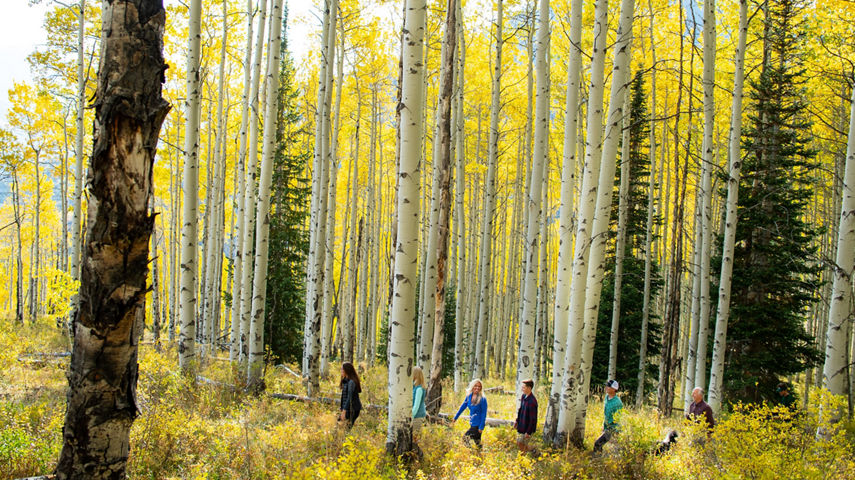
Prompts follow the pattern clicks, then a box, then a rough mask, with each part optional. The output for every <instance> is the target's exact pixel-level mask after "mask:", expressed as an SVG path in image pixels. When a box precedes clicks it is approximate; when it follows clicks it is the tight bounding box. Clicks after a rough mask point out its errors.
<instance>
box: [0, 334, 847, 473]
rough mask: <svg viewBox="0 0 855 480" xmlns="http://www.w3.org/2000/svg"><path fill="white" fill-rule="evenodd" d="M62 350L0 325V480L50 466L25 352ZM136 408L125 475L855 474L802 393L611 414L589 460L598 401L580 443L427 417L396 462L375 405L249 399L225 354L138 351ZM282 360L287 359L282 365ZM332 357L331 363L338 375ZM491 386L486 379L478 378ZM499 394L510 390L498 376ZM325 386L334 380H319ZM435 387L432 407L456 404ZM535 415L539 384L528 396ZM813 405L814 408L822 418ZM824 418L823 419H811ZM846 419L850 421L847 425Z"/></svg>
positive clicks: (376, 383) (367, 379)
mask: <svg viewBox="0 0 855 480" xmlns="http://www.w3.org/2000/svg"><path fill="white" fill-rule="evenodd" d="M67 349H68V341H67V340H66V339H65V338H64V337H63V336H62V335H61V333H60V332H58V331H56V330H55V329H54V328H53V326H50V325H47V324H46V325H41V326H24V327H15V326H12V325H9V324H8V322H6V323H4V324H3V325H2V326H0V478H19V477H26V476H34V475H42V474H45V473H50V472H51V471H52V470H53V468H54V466H55V462H56V459H57V457H58V455H59V450H60V448H61V441H62V438H61V432H62V421H63V415H64V411H65V368H66V366H67V364H68V359H67V357H66V358H61V357H60V358H59V359H58V360H56V359H51V360H48V361H34V358H37V357H38V356H32V355H30V354H33V353H46V352H58V351H64V350H67ZM139 357H140V379H139V387H138V394H139V399H138V400H139V407H140V414H139V417H138V418H137V420H136V421H135V422H134V425H133V428H132V430H131V456H130V458H129V461H128V475H129V477H130V478H132V479H169V478H175V479H232V478H234V479H306V480H308V479H367V480H372V479H388V480H392V479H396V480H397V479H410V478H412V479H485V480H486V479H511V480H513V479H520V480H522V479H524V478H525V479H532V478H538V479H540V478H542V479H565V478H567V479H569V478H576V479H583V478H608V479H624V478H637V479H660V478H662V479H697V478H722V479H739V478H758V479H765V478H769V479H772V478H807V479H812V478H816V479H820V478H855V444H853V439H852V436H851V433H850V434H847V431H846V429H845V427H846V426H847V423H846V422H845V421H844V422H842V423H840V424H837V425H838V426H836V427H833V428H830V427H829V428H828V430H827V433H828V435H827V437H826V438H824V439H822V440H817V439H816V431H817V429H818V428H819V427H821V426H825V427H828V425H829V424H828V420H827V418H828V417H829V415H828V412H834V411H838V410H837V408H839V407H840V405H841V403H840V402H841V401H842V400H841V399H834V398H830V397H828V396H826V395H822V394H821V393H819V392H814V393H813V394H812V396H811V398H810V402H809V407H808V408H807V409H806V410H800V411H798V412H797V413H795V414H794V413H792V412H789V411H786V410H781V409H780V408H777V407H767V406H742V405H739V406H736V407H734V408H733V409H732V411H731V412H729V413H728V414H726V415H725V416H724V418H721V419H719V425H718V427H717V428H716V429H715V431H714V432H713V433H712V434H711V435H709V436H708V435H707V434H706V432H704V431H701V430H700V427H699V426H697V425H687V424H684V423H683V422H681V421H680V420H678V419H662V418H660V417H658V416H657V415H656V413H655V411H654V410H652V409H649V408H645V409H643V410H641V411H634V410H626V411H624V412H622V413H621V414H620V417H619V419H620V422H621V425H622V429H621V433H620V434H619V435H617V436H616V437H615V438H614V440H613V441H612V442H610V443H609V444H607V445H606V448H605V451H604V452H603V454H602V455H599V456H593V455H592V454H591V452H590V445H592V444H593V441H594V439H595V438H596V437H597V435H598V434H599V432H600V425H601V424H602V423H601V422H602V403H601V401H600V400H599V399H596V400H594V401H593V402H592V404H591V407H590V409H589V411H588V414H587V417H586V438H585V442H586V445H588V450H577V449H574V448H570V449H568V450H554V449H552V448H548V447H547V446H545V445H544V444H543V443H542V441H541V437H540V434H539V433H538V434H537V435H536V436H535V442H534V444H535V445H537V448H538V453H537V454H536V455H519V454H518V453H517V451H516V446H515V443H514V441H515V433H514V432H513V431H512V430H511V429H510V428H507V427H502V428H490V427H488V428H487V429H486V430H485V432H484V436H483V448H482V449H481V450H477V449H472V448H469V447H467V446H465V445H464V443H463V441H462V435H463V432H464V431H465V430H466V428H467V427H468V425H466V422H465V421H461V422H457V423H456V424H455V426H454V427H453V428H451V427H448V426H445V425H439V424H428V425H426V426H425V428H424V429H423V430H422V433H421V435H420V436H419V437H418V443H419V445H420V448H421V450H422V453H423V456H422V458H421V459H420V460H417V461H414V462H411V463H403V462H399V461H398V459H395V458H391V457H389V456H387V455H386V454H385V445H384V444H385V437H386V419H385V415H384V414H378V413H377V412H374V411H371V410H367V409H366V410H363V413H362V415H361V416H360V417H359V419H358V420H357V422H356V425H355V426H354V428H353V429H352V430H350V431H345V430H344V429H342V428H341V427H340V426H339V425H338V423H337V422H336V416H335V407H334V406H331V405H325V404H316V403H310V404H306V403H300V402H290V401H282V400H277V399H274V398H271V397H270V396H268V395H264V394H263V395H260V396H253V395H249V394H246V393H244V392H243V391H241V390H240V389H232V388H228V387H227V386H224V385H223V384H235V383H238V382H236V378H239V377H240V376H239V375H237V372H236V371H235V370H234V369H233V368H232V367H230V366H229V363H228V362H225V361H213V362H209V365H205V366H203V367H202V368H200V374H201V375H203V376H205V377H206V378H209V379H212V380H214V381H216V382H220V384H205V383H196V382H193V381H192V380H191V379H188V378H186V377H184V376H182V375H181V374H179V373H178V371H177V358H176V354H175V352H174V351H173V350H169V349H167V350H165V352H163V353H159V352H156V351H155V350H154V349H153V348H152V347H151V346H150V345H147V344H146V345H143V346H142V348H141V350H140V356H139ZM292 368H295V367H292ZM337 368H338V366H337V365H332V366H331V370H333V371H337V370H336V369H337ZM361 374H362V378H363V383H364V392H363V394H362V399H363V403H365V404H368V403H372V404H381V405H382V404H385V402H386V371H385V369H384V368H382V367H375V368H372V369H368V370H367V371H366V370H365V369H363V370H362V373H361ZM265 382H266V385H267V387H268V389H267V392H268V393H270V392H280V393H303V388H302V386H301V385H300V383H299V379H297V378H296V377H294V376H293V375H291V374H289V373H287V371H285V370H284V369H278V368H269V369H268V370H267V372H266V374H265ZM498 385H501V382H493V381H490V380H486V381H485V387H488V388H489V387H492V386H498ZM503 386H504V388H505V390H506V391H510V390H512V389H513V386H512V384H511V383H510V382H506V383H505V384H504V385H503ZM321 389H322V391H323V392H324V395H326V396H329V397H333V398H335V397H336V396H337V394H338V388H337V385H336V379H335V378H334V376H330V377H329V378H327V379H326V380H325V381H324V382H323V384H322V387H321ZM451 390H452V389H451V386H450V385H447V386H446V388H445V389H444V392H445V393H444V395H443V405H444V406H443V411H445V412H450V413H454V412H456V408H457V406H458V405H459V402H460V401H461V400H462V394H458V395H455V394H454V393H453V392H452V391H451ZM538 398H540V399H541V415H542V412H543V409H544V407H545V403H546V393H545V387H541V388H540V391H539V393H538ZM488 402H489V414H490V416H491V417H499V418H505V419H512V418H513V414H514V397H513V396H512V395H507V394H502V393H488ZM823 412H824V413H823ZM823 419H826V420H823ZM671 428H675V429H677V430H679V431H680V432H681V436H680V437H679V439H678V443H677V444H676V446H675V447H674V448H673V449H672V450H671V451H670V452H669V453H667V454H665V455H661V456H656V455H652V454H651V451H652V449H653V448H654V446H655V443H656V442H657V441H658V440H659V439H661V438H662V437H663V436H664V435H665V433H666V432H667V431H668V430H669V429H671ZM850 428H851V427H850Z"/></svg>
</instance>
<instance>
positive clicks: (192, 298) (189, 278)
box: [178, 0, 202, 373]
mask: <svg viewBox="0 0 855 480" xmlns="http://www.w3.org/2000/svg"><path fill="white" fill-rule="evenodd" d="M201 29H202V1H201V0H191V2H190V28H189V33H188V36H189V40H188V42H189V46H188V48H187V96H186V100H185V101H184V110H185V116H186V118H187V121H186V123H185V128H184V131H185V136H184V214H183V215H182V219H183V222H184V223H183V226H182V228H181V306H180V308H181V310H180V315H181V330H180V332H179V337H178V363H179V365H180V367H181V370H182V371H184V372H185V373H187V372H190V371H191V370H192V369H193V368H194V366H193V364H194V363H195V360H196V358H195V357H196V275H197V271H198V265H197V253H198V252H197V251H196V243H197V242H198V236H199V235H198V231H197V224H196V221H197V214H198V208H199V114H200V112H199V97H200V95H201V92H200V91H199V88H200V87H199V77H200V70H199V56H200V54H201V51H200V50H201V46H200V43H201V37H202V33H201Z"/></svg>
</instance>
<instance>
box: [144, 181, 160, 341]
mask: <svg viewBox="0 0 855 480" xmlns="http://www.w3.org/2000/svg"><path fill="white" fill-rule="evenodd" d="M149 208H150V209H151V211H154V194H152V196H151V207H149ZM157 244H158V240H157V226H156V224H155V226H154V227H153V228H152V231H151V259H152V262H151V334H152V339H153V340H154V348H155V349H156V350H157V351H160V323H161V317H160V295H161V292H160V276H159V275H158V268H157V264H158V263H159V261H160V258H158V256H157ZM142 336H143V332H142V331H140V338H142Z"/></svg>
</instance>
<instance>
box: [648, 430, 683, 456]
mask: <svg viewBox="0 0 855 480" xmlns="http://www.w3.org/2000/svg"><path fill="white" fill-rule="evenodd" d="M679 436H680V435H679V434H677V431H676V430H668V434H667V435H665V438H663V439H662V441H660V442H657V443H656V446H655V447H654V448H653V452H652V453H653V455H662V454H663V453H665V452H667V451H668V450H670V449H671V447H672V446H674V444H675V443H677V437H679Z"/></svg>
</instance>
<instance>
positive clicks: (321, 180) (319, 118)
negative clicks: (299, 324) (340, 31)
mask: <svg viewBox="0 0 855 480" xmlns="http://www.w3.org/2000/svg"><path fill="white" fill-rule="evenodd" d="M337 10H338V0H328V1H327V2H326V3H325V9H324V22H323V37H322V40H321V42H322V45H321V69H320V74H319V77H318V82H319V85H318V100H317V104H316V107H315V108H316V109H317V114H316V116H315V152H314V157H313V167H312V204H311V218H310V226H309V228H310V239H309V257H308V259H307V269H306V272H307V273H306V277H307V278H306V323H305V325H304V328H303V332H304V333H303V336H304V341H303V377H304V378H305V379H306V381H307V388H308V393H309V395H310V396H311V395H313V394H315V392H318V391H319V389H320V378H319V375H320V358H319V357H320V354H321V338H320V337H321V324H322V314H323V305H322V298H321V296H322V295H323V290H322V289H323V285H324V277H325V275H326V273H327V272H324V271H323V270H322V266H323V265H324V261H325V255H326V249H325V248H324V247H323V245H325V244H326V222H324V219H325V218H326V210H327V201H326V200H327V198H326V195H327V193H326V192H327V184H328V179H329V170H328V166H329V157H328V154H329V152H328V149H329V136H330V133H329V127H330V125H329V123H330V120H329V116H330V99H331V95H332V92H330V88H331V85H330V84H331V82H332V62H333V56H334V55H335V36H336V35H335V27H336V19H337V15H338V13H337Z"/></svg>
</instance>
